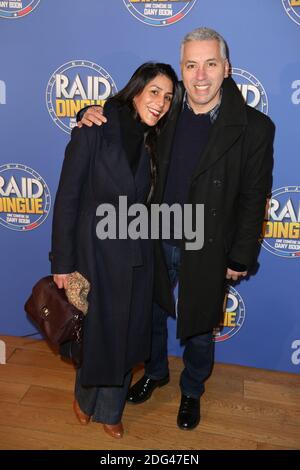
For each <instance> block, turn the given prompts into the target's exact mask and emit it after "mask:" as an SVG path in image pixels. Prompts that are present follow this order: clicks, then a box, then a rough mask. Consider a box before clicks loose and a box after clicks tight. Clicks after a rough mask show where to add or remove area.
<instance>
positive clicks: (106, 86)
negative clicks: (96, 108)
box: [46, 60, 117, 134]
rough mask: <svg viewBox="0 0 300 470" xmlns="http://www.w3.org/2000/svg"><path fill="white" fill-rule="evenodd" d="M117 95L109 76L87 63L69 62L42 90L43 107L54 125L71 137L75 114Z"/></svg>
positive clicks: (100, 68)
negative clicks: (43, 93) (44, 92)
mask: <svg viewBox="0 0 300 470" xmlns="http://www.w3.org/2000/svg"><path fill="white" fill-rule="evenodd" d="M116 92H117V87H116V84H115V82H114V80H113V79H112V78H111V76H110V75H109V73H108V72H107V71H106V70H105V69H104V68H102V67H100V65H97V64H95V63H94V62H91V61H87V60H72V61H70V62H67V63H66V64H63V65H61V66H60V67H59V68H58V69H57V70H55V72H54V73H53V74H52V75H51V78H50V80H49V82H48V85H47V89H46V105H47V108H48V111H49V114H50V116H51V118H52V120H53V121H54V122H55V124H56V125H57V126H58V127H60V129H62V130H63V131H64V132H67V133H68V134H70V133H71V130H72V129H73V127H75V126H76V114H77V113H78V111H80V109H82V108H84V107H85V106H89V105H100V106H103V105H104V103H105V101H106V100H107V99H108V98H109V97H110V96H111V95H114V94H115V93H116Z"/></svg>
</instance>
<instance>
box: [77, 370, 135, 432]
mask: <svg viewBox="0 0 300 470" xmlns="http://www.w3.org/2000/svg"><path fill="white" fill-rule="evenodd" d="M131 376H132V374H131V371H129V372H128V373H127V374H126V375H125V377H124V382H123V385H122V386H120V387H106V386H103V387H83V386H82V385H81V383H80V369H77V373H76V382H75V397H76V400H77V401H78V403H79V407H80V409H81V410H82V411H83V412H84V413H86V414H87V415H89V416H92V420H93V421H96V422H97V423H103V424H117V423H119V422H120V421H121V418H122V414H123V410H124V407H125V403H126V396H127V392H128V388H129V384H130V381H131Z"/></svg>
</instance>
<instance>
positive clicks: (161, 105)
mask: <svg viewBox="0 0 300 470" xmlns="http://www.w3.org/2000/svg"><path fill="white" fill-rule="evenodd" d="M172 98H173V83H172V81H171V80H170V78H168V77H166V76H165V75H157V76H156V77H155V78H153V80H151V81H150V82H148V83H147V85H146V86H145V88H144V89H143V91H142V92H141V93H140V94H139V95H137V96H135V97H134V99H133V103H134V106H135V109H136V111H137V113H138V114H139V116H140V118H141V121H142V122H144V123H145V124H147V125H148V126H155V125H156V124H157V123H158V121H159V120H160V119H161V118H162V117H163V116H164V115H165V114H166V113H167V112H168V111H169V109H170V106H171V102H172Z"/></svg>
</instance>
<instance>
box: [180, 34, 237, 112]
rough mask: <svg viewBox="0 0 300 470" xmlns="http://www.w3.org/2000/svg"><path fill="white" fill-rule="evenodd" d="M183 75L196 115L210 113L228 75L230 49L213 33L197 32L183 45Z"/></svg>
mask: <svg viewBox="0 0 300 470" xmlns="http://www.w3.org/2000/svg"><path fill="white" fill-rule="evenodd" d="M181 73H182V79H183V83H184V86H185V89H186V91H187V95H188V102H189V105H190V106H191V108H192V109H193V111H194V112H195V113H197V114H198V113H207V112H208V111H210V110H211V109H212V108H213V107H214V106H216V104H217V103H218V102H219V99H220V89H221V85H222V82H223V79H224V78H227V77H228V74H229V62H228V58H227V46H226V43H225V41H224V39H223V38H222V36H220V34H218V33H217V32H216V31H214V30H213V29H209V28H197V29H195V30H194V31H192V32H191V33H189V34H187V35H186V36H185V38H184V39H183V41H182V44H181Z"/></svg>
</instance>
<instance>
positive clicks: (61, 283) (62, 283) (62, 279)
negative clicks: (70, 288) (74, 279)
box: [53, 274, 70, 289]
mask: <svg viewBox="0 0 300 470" xmlns="http://www.w3.org/2000/svg"><path fill="white" fill-rule="evenodd" d="M69 275H70V274H53V281H54V282H55V284H56V285H57V287H58V288H59V289H66V288H67V285H68V277H69Z"/></svg>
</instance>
